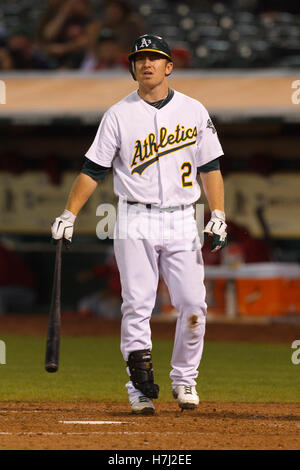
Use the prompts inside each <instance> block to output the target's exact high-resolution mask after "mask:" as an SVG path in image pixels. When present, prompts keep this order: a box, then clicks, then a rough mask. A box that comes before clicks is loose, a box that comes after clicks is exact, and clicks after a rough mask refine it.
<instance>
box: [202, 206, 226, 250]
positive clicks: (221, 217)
mask: <svg viewBox="0 0 300 470" xmlns="http://www.w3.org/2000/svg"><path fill="white" fill-rule="evenodd" d="M226 228H227V225H226V223H225V214H224V212H222V211H219V210H218V209H216V210H214V211H213V212H212V213H211V218H210V221H209V222H208V224H207V225H206V227H205V229H204V230H203V232H204V233H207V234H208V235H209V236H210V237H213V241H212V245H211V251H212V252H215V251H218V250H220V249H221V248H224V246H225V245H226V242H227V232H226Z"/></svg>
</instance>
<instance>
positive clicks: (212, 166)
mask: <svg viewBox="0 0 300 470" xmlns="http://www.w3.org/2000/svg"><path fill="white" fill-rule="evenodd" d="M219 169H220V158H219V157H218V158H215V160H212V161H211V162H208V163H206V164H205V165H202V166H198V167H197V173H209V172H210V171H214V170H219Z"/></svg>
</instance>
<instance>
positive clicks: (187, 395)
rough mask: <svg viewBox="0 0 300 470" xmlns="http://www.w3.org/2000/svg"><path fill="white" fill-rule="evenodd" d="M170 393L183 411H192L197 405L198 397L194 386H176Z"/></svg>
mask: <svg viewBox="0 0 300 470" xmlns="http://www.w3.org/2000/svg"><path fill="white" fill-rule="evenodd" d="M172 393H173V397H174V398H177V401H178V405H179V407H180V408H182V409H183V410H193V409H194V408H197V406H198V405H199V396H198V393H197V391H196V387H195V386H194V385H177V387H174V388H173V390H172Z"/></svg>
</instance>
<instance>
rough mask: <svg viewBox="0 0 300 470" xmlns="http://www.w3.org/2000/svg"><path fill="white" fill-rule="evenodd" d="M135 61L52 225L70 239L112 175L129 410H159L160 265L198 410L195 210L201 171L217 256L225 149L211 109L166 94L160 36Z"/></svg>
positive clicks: (177, 348) (165, 53)
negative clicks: (154, 330) (154, 326)
mask: <svg viewBox="0 0 300 470" xmlns="http://www.w3.org/2000/svg"><path fill="white" fill-rule="evenodd" d="M129 62H130V72H131V74H132V77H133V79H134V80H136V81H137V84H138V89H137V91H135V92H133V93H131V94H130V95H128V96H126V97H125V98H124V99H123V100H121V101H119V102H118V103H116V104H114V105H113V106H112V107H111V108H109V109H108V110H107V112H106V113H105V114H104V116H103V118H102V120H101V123H100V125H99V128H98V131H97V134H96V136H95V139H94V141H93V143H92V145H91V147H90V148H89V150H88V151H87V153H86V159H85V162H84V165H83V167H82V170H81V172H80V174H79V175H78V177H77V178H76V180H75V182H74V184H73V187H72V189H71V191H70V195H69V198H68V201H67V205H66V209H65V210H64V212H63V213H62V215H61V216H60V217H58V218H57V219H56V220H55V222H54V224H53V225H52V237H53V238H54V239H55V240H58V239H60V238H63V237H64V238H65V239H66V240H67V241H69V242H70V241H71V239H72V234H73V225H74V222H75V219H76V216H77V214H78V213H79V211H80V209H81V208H82V206H83V205H84V204H85V202H86V201H87V200H88V198H89V197H90V195H91V194H92V193H93V191H94V190H95V189H96V187H97V185H98V183H99V182H101V180H103V179H104V177H105V175H106V174H107V173H108V172H109V171H111V169H112V170H113V176H114V191H115V193H116V194H117V195H118V197H119V209H120V208H121V209H122V210H119V213H118V218H117V222H116V226H115V236H114V251H115V256H116V261H117V264H118V269H119V272H120V279H121V285H122V300H123V303H122V308H121V310H122V325H121V351H122V354H123V357H124V360H125V362H126V366H127V372H128V375H129V381H128V383H127V384H126V387H127V390H128V395H129V402H130V406H131V409H132V412H133V413H139V414H153V413H154V404H153V399H155V398H158V393H159V386H158V385H157V384H155V381H154V372H153V365H152V354H151V351H152V342H151V330H150V324H149V321H150V318H151V313H152V310H153V307H154V304H155V299H156V291H157V285H158V281H159V269H160V272H161V274H162V276H163V278H164V280H165V282H166V284H167V286H168V289H169V293H170V298H171V301H172V305H173V306H174V308H175V309H176V311H177V312H178V318H177V323H176V332H175V340H174V347H173V354H172V359H171V367H172V370H171V373H170V378H171V381H172V392H173V396H174V398H176V399H177V401H178V405H179V407H180V408H182V409H185V408H187V409H193V408H196V407H197V406H198V404H199V396H198V393H197V391H196V384H197V382H196V379H197V376H198V370H197V369H198V367H199V364H200V360H201V356H202V350H203V340H204V333H205V320H206V303H205V287H204V284H203V279H204V268H203V260H202V254H201V243H200V238H199V234H198V230H197V225H196V220H195V216H194V205H193V204H194V203H196V202H197V201H198V199H199V197H200V185H199V184H198V182H197V174H200V177H201V180H202V185H203V188H204V192H205V195H206V198H207V200H208V204H209V207H210V210H211V219H210V221H209V223H208V224H207V226H206V227H205V229H204V232H205V233H207V234H208V235H210V236H211V237H212V247H211V249H212V251H216V250H218V249H220V248H222V247H223V246H224V245H225V243H226V236H227V234H226V223H225V214H224V190H223V179H222V175H221V172H220V166H219V157H220V156H222V155H223V151H222V148H221V145H220V143H219V140H218V136H217V133H216V130H215V127H214V125H213V123H212V121H211V119H210V117H209V114H208V112H207V110H206V109H205V107H204V106H203V105H202V104H201V103H199V102H198V101H196V100H194V99H192V98H190V97H188V96H186V95H184V94H182V93H179V92H178V91H174V90H172V89H171V88H169V86H168V76H169V75H170V74H171V72H172V68H173V62H172V56H171V52H170V49H169V46H168V44H167V43H166V42H165V41H164V40H163V39H162V38H161V37H159V36H153V35H149V34H147V35H143V36H141V37H139V38H137V40H136V41H135V43H134V45H133V48H132V51H131V53H130V54H129ZM124 208H125V210H124Z"/></svg>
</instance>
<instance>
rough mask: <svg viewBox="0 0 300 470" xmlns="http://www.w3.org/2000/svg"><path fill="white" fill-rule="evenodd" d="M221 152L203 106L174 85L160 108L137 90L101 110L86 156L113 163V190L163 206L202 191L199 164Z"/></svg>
mask: <svg viewBox="0 0 300 470" xmlns="http://www.w3.org/2000/svg"><path fill="white" fill-rule="evenodd" d="M221 155H223V151H222V147H221V145H220V142H219V139H218V136H217V133H216V130H215V128H214V126H213V124H212V122H211V120H210V117H209V114H208V112H207V110H206V109H205V107H204V106H203V105H202V104H201V103H200V102H199V101H197V100H194V99H193V98H190V97H188V96H186V95H184V94H182V93H180V92H178V91H175V92H174V96H173V98H172V99H171V100H170V101H169V102H168V103H167V104H166V105H165V106H163V107H162V108H161V109H157V108H155V107H154V106H151V105H149V104H148V103H147V102H145V101H144V100H143V99H141V98H140V96H139V94H138V93H137V91H135V92H133V93H131V94H130V95H128V96H127V97H125V98H124V99H123V100H121V101H119V102H118V103H116V104H115V105H113V106H112V107H111V108H109V109H108V111H107V112H106V113H105V114H104V116H103V118H102V120H101V123H100V126H99V128H98V131H97V134H96V137H95V139H94V142H93V143H92V145H91V147H90V149H89V150H88V152H87V153H86V157H87V158H88V159H89V160H91V161H93V162H95V163H97V164H98V165H101V166H104V167H111V166H112V167H113V172H114V191H115V193H116V195H117V196H119V197H121V198H126V199H127V200H128V201H134V202H140V203H144V204H154V205H157V206H159V207H161V208H166V207H173V206H177V205H180V204H192V203H194V202H196V201H197V200H198V199H199V197H200V187H199V184H198V183H197V180H196V175H197V167H200V166H202V165H204V164H206V163H208V162H210V161H211V160H214V159H216V158H218V157H219V156H221Z"/></svg>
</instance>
